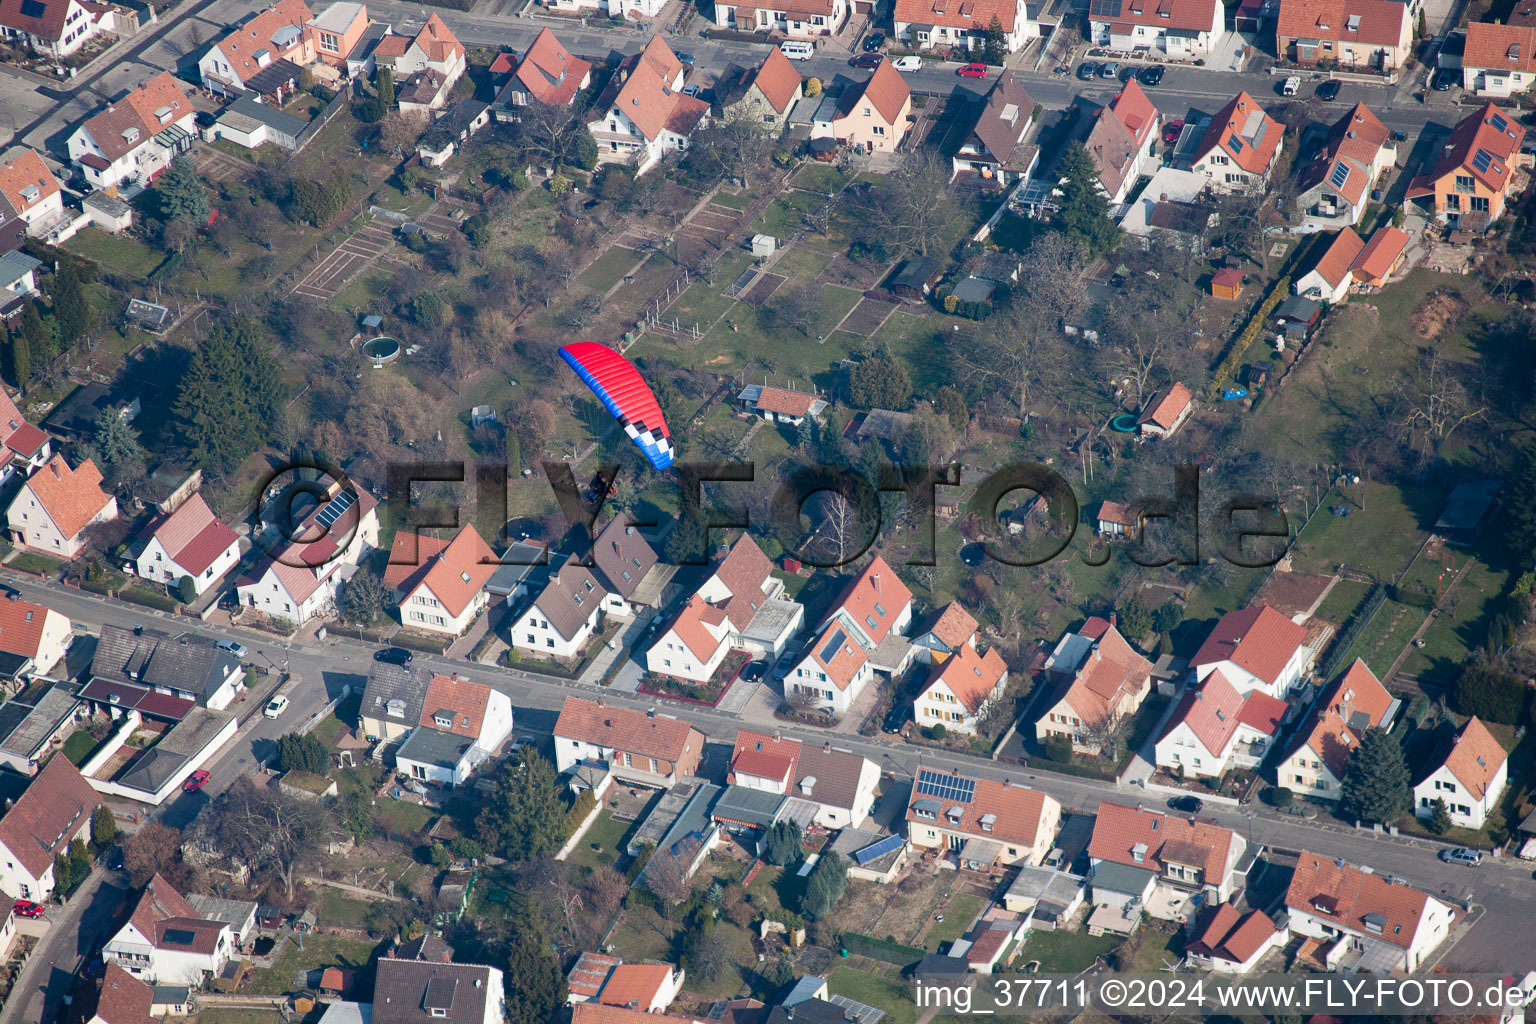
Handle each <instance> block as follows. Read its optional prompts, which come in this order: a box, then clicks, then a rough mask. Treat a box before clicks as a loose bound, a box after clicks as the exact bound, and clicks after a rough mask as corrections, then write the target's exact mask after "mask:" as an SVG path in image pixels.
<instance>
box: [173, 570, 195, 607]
mask: <svg viewBox="0 0 1536 1024" xmlns="http://www.w3.org/2000/svg"><path fill="white" fill-rule="evenodd" d="M176 600H178V601H180V602H181V603H182V604H191V603H192V602H193V601H196V600H197V581H196V580H194V579H193V578H192V577H191V576H183V577H181V579H179V580H177V581H176Z"/></svg>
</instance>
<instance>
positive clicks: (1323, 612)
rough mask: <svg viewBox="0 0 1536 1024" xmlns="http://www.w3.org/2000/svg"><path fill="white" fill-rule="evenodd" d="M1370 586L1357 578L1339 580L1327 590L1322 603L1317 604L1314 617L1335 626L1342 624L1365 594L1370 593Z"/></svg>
mask: <svg viewBox="0 0 1536 1024" xmlns="http://www.w3.org/2000/svg"><path fill="white" fill-rule="evenodd" d="M1370 590H1371V586H1370V584H1368V583H1361V582H1359V581H1358V580H1339V581H1338V582H1336V583H1334V585H1333V587H1332V589H1330V590H1329V591H1328V596H1327V597H1325V598H1323V603H1322V604H1320V605H1318V606H1317V614H1316V616H1314V617H1315V618H1319V619H1323V620H1325V621H1327V622H1331V623H1333V624H1334V625H1335V626H1343V625H1344V623H1345V622H1346V621H1348V619H1349V617H1350V616H1351V615H1353V614H1354V612H1355V609H1356V608H1358V607H1360V602H1361V601H1364V600H1365V595H1366V594H1368V593H1370Z"/></svg>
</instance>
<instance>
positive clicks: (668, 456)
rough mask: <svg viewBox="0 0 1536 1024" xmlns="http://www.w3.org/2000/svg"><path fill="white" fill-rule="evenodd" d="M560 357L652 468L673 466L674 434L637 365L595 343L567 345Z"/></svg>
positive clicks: (586, 342) (581, 342) (585, 342)
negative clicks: (590, 391) (595, 396)
mask: <svg viewBox="0 0 1536 1024" xmlns="http://www.w3.org/2000/svg"><path fill="white" fill-rule="evenodd" d="M560 358H562V359H564V360H565V361H566V363H568V364H569V365H570V367H571V369H573V370H575V371H576V375H577V376H578V377H580V378H581V379H582V382H583V383H585V384H586V385H587V387H589V388H591V389H592V393H593V394H595V395H597V397H598V398H599V399H601V400H602V403H603V405H604V406H606V407H607V409H608V411H609V412H610V413H612V414H613V418H614V419H616V420H618V421H619V424H620V425H621V426H622V427H623V428H624V433H626V434H628V435H629V439H630V440H631V441H633V442H635V444H637V445H639V447H640V450H641V451H642V452H644V453H645V457H646V459H648V460H649V461H650V463H651V465H652V466H654V467H655V468H657V469H666V468H667V467H668V466H670V465H672V432H671V431H670V430H668V429H667V421H666V420H664V419H662V416H661V406H660V405H658V404H657V403H656V396H655V395H654V394H652V393H651V389H650V387H649V386H647V385H646V383H645V378H643V377H641V376H640V371H639V370H636V369H635V367H634V364H632V363H631V362H630V361H629V360H628V359H625V358H624V357H623V356H621V355H619V354H618V353H617V352H615V351H614V350H613V349H611V348H609V347H608V346H606V345H599V344H598V343H597V342H595V341H578V342H577V343H576V344H574V345H567V346H565V347H564V348H562V349H561V350H560Z"/></svg>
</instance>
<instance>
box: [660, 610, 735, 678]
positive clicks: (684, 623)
mask: <svg viewBox="0 0 1536 1024" xmlns="http://www.w3.org/2000/svg"><path fill="white" fill-rule="evenodd" d="M723 614H724V612H723V610H722V609H719V608H716V607H714V606H713V605H711V604H710V603H709V602H708V601H706V600H704V599H703V598H702V597H700V596H699V595H698V594H694V595H693V596H692V597H690V598H689V599H688V603H687V604H685V605H683V607H682V609H681V610H680V611H679V612H678V613H677V616H676V617H675V618H673V620H672V623H671V624H670V625H669V626H668V627H667V630H668V631H670V632H672V633H675V634H677V638H678V639H679V640H681V641H682V642H683V645H684V646H685V647H687V648H688V650H689V651H691V652H692V653H693V656H694V657H695V658H698V659H699V662H700V663H701V664H708V663H709V660H710V659H711V658H713V657H714V656H715V652H716V651H718V650H719V649H720V645H721V644H723V643H725V635H724V633H722V634H721V636H720V638H719V639H718V640H717V639H715V635H714V634H713V633H711V632H710V631H709V630H708V629H706V628H705V623H706V622H709V623H710V624H711V625H714V626H719V625H720V624H721V622H720V617H721V616H723ZM662 635H663V636H665V635H666V632H665V631H664V632H663V634H662Z"/></svg>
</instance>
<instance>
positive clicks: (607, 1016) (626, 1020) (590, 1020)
mask: <svg viewBox="0 0 1536 1024" xmlns="http://www.w3.org/2000/svg"><path fill="white" fill-rule="evenodd" d="M658 1020H659V1021H678V1020H682V1021H689V1022H691V1024H697V1021H696V1019H695V1018H692V1017H677V1016H674V1015H672V1014H668V1013H646V1012H645V1011H643V1010H631V1009H629V1008H627V1007H623V1006H607V1005H605V1004H603V1003H600V1002H597V1001H596V1000H588V1001H587V1002H584V1003H577V1004H576V1005H575V1006H573V1007H571V1024H657V1022H658Z"/></svg>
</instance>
